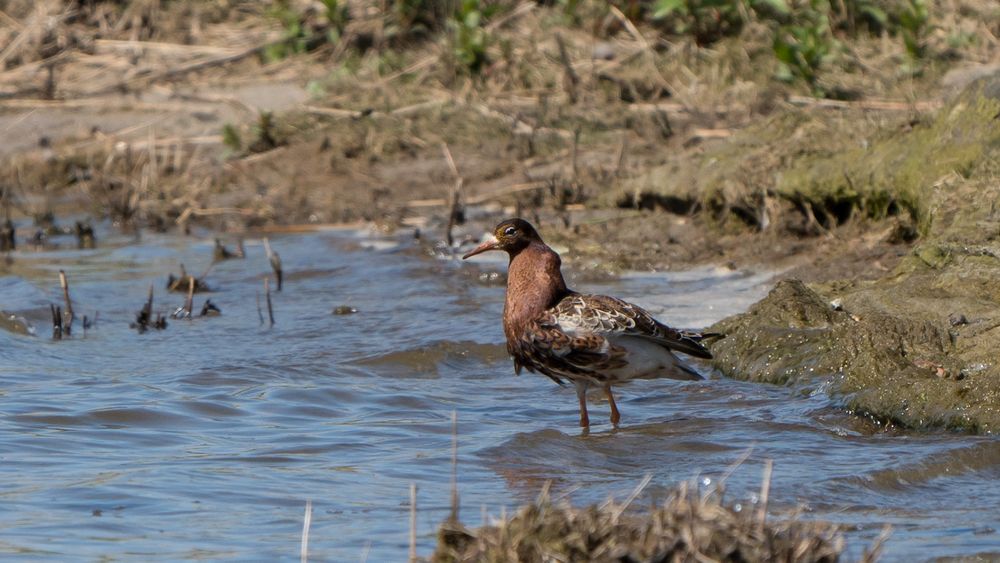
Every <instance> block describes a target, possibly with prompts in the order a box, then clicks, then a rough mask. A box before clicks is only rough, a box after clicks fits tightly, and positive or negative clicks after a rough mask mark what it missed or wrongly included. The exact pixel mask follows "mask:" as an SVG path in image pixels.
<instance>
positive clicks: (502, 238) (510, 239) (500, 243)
mask: <svg viewBox="0 0 1000 563" xmlns="http://www.w3.org/2000/svg"><path fill="white" fill-rule="evenodd" d="M532 242H542V237H540V236H538V231H536V230H535V228H534V227H532V226H531V223H529V222H527V221H525V220H524V219H518V218H515V219H506V220H504V221H501V222H500V224H499V225H497V226H496V227H495V228H494V229H493V236H492V237H490V239H489V240H487V241H486V242H484V243H482V244H480V245H479V246H477V247H475V248H473V249H472V250H471V251H469V252H468V253H466V254H465V256H462V259H463V260H464V259H466V258H470V257H472V256H475V255H476V254H480V253H482V252H486V251H489V250H503V251H505V252H506V253H507V254H509V255H511V256H514V255H515V254H517V253H518V252H520V251H521V250H523V249H524V248H525V247H526V246H528V245H529V244H531V243H532Z"/></svg>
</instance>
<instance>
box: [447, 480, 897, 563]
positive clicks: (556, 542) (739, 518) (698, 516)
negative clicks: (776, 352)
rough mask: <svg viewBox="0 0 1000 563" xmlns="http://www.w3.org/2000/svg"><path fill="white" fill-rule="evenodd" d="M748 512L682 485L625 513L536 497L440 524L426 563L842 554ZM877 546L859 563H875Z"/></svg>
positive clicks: (807, 531) (816, 531)
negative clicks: (471, 520) (474, 523)
mask: <svg viewBox="0 0 1000 563" xmlns="http://www.w3.org/2000/svg"><path fill="white" fill-rule="evenodd" d="M753 512H754V511H751V510H746V509H744V510H737V509H734V508H733V507H732V506H729V505H727V504H725V503H724V502H723V500H722V495H721V493H719V492H715V493H708V494H699V492H698V491H697V490H696V488H695V487H689V486H687V485H681V486H680V487H678V488H676V489H675V490H673V491H672V492H671V493H670V494H669V496H668V498H667V499H666V501H665V502H664V503H663V504H662V505H660V506H655V507H650V508H649V509H647V510H645V511H637V510H629V509H628V503H627V502H626V503H624V504H615V503H608V504H605V505H602V506H591V507H587V508H573V507H571V506H570V505H568V504H565V503H564V504H554V503H553V502H551V501H550V500H549V498H548V496H547V495H544V494H543V496H542V497H541V498H540V499H539V500H538V501H536V502H535V503H532V504H529V505H526V506H524V507H522V508H521V509H520V510H519V511H518V512H517V514H515V515H514V516H513V517H511V518H509V519H505V520H503V521H501V522H499V523H497V524H494V525H489V526H484V527H482V528H479V529H476V530H468V529H466V528H464V527H462V526H461V525H455V524H453V523H445V525H444V526H442V528H441V530H440V532H439V534H438V546H437V549H436V551H435V553H434V554H433V556H432V557H431V558H430V560H431V561H435V562H458V561H497V562H499V561H592V562H612V561H614V562H618V561H786V562H806V561H815V562H832V561H837V560H838V559H839V556H840V554H841V553H842V551H843V549H844V539H843V536H842V534H841V533H840V531H839V530H838V528H837V526H835V525H832V524H827V523H823V522H815V521H807V520H802V519H791V520H785V521H765V520H764V518H763V515H762V512H763V511H761V512H757V513H756V514H755V513H753ZM883 539H884V538H883ZM880 543H881V540H880V542H879V545H880ZM879 545H876V546H875V547H873V548H872V549H871V550H869V551H866V553H865V555H864V557H863V559H862V560H863V561H874V560H875V559H877V557H878V554H877V552H878V547H879Z"/></svg>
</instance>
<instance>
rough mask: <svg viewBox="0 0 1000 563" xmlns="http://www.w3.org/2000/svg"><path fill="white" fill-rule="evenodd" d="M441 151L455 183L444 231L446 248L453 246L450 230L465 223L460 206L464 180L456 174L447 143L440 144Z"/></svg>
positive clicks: (463, 212) (463, 213) (453, 240)
mask: <svg viewBox="0 0 1000 563" xmlns="http://www.w3.org/2000/svg"><path fill="white" fill-rule="evenodd" d="M441 150H442V151H443V152H444V158H445V160H446V161H447V162H448V168H449V169H450V170H451V174H452V176H453V177H454V178H455V183H454V185H452V188H451V198H450V201H451V205H450V209H449V210H448V227H447V229H446V230H445V240H446V241H447V243H448V248H452V247H454V246H455V239H454V237H453V236H452V230H453V229H454V228H455V225H456V224H459V225H460V224H462V223H464V222H465V211H464V210H463V209H462V206H461V199H462V184H463V183H464V180H463V179H462V175H461V174H459V173H458V167H457V166H455V159H454V158H452V157H451V150H449V149H448V143H442V144H441Z"/></svg>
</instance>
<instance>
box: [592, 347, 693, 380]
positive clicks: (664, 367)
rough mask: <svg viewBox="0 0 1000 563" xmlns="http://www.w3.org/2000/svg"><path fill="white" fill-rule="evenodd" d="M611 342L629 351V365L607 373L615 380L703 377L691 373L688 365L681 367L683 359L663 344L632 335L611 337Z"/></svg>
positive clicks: (691, 378)
mask: <svg viewBox="0 0 1000 563" xmlns="http://www.w3.org/2000/svg"><path fill="white" fill-rule="evenodd" d="M611 343H612V344H614V345H615V346H620V347H622V348H625V350H627V351H628V365H626V366H625V367H623V368H620V369H616V370H613V371H610V372H608V373H607V375H608V376H610V377H611V378H612V379H613V380H617V381H619V382H624V381H627V380H629V379H651V378H655V377H668V378H670V379H684V380H695V379H702V378H701V377H700V376H698V375H697V374H695V373H691V371H688V370H690V368H687V366H684V367H681V366H682V364H681V361H680V360H679V359H677V357H676V356H674V355H673V353H671V352H670V350H667V349H666V348H664V347H663V346H660V345H658V344H655V343H653V342H650V341H648V340H644V339H642V338H635V337H630V336H623V337H619V338H614V339H611Z"/></svg>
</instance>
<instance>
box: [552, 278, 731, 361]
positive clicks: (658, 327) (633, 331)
mask: <svg viewBox="0 0 1000 563" xmlns="http://www.w3.org/2000/svg"><path fill="white" fill-rule="evenodd" d="M550 311H551V314H552V316H553V317H554V319H555V325H556V326H558V327H559V328H561V329H562V330H563V331H565V332H567V333H568V334H570V335H584V334H594V335H599V336H602V337H613V336H634V337H639V338H644V339H647V340H650V341H653V342H656V343H658V344H660V345H662V346H665V347H667V348H669V349H671V350H676V351H678V352H683V353H685V354H688V355H691V356H694V357H697V358H705V359H711V357H712V353H711V352H709V351H708V350H707V349H706V348H705V347H704V346H702V345H701V342H700V340H701V339H702V338H703V336H702V335H701V334H699V333H697V332H692V331H684V330H676V329H673V328H670V327H668V326H667V325H665V324H663V323H661V322H659V321H657V320H656V319H654V318H653V317H652V315H650V314H649V313H648V312H646V310H645V309H643V308H642V307H639V306H638V305H633V304H631V303H628V302H625V301H622V300H620V299H615V298H614V297H608V296H606V295H582V294H574V295H570V296H569V297H566V298H565V299H563V300H562V301H560V302H559V303H558V304H557V305H556V306H555V307H554V308H552V309H551V310H550Z"/></svg>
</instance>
